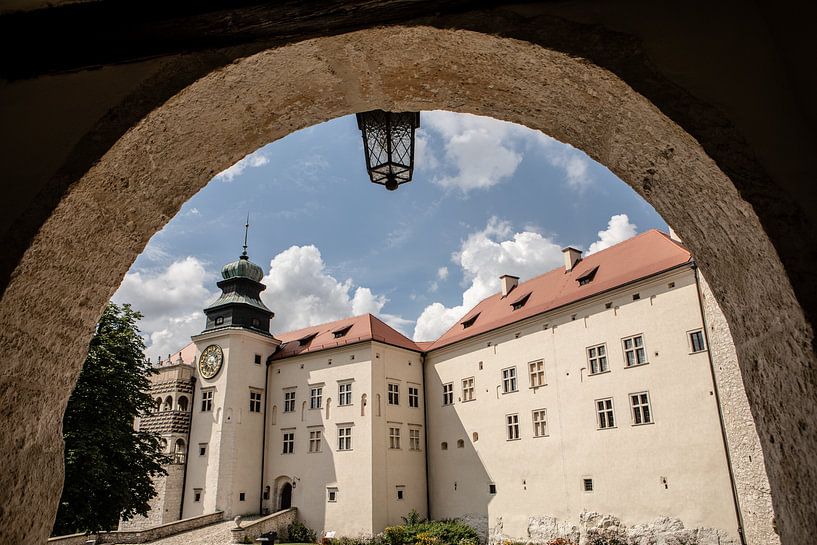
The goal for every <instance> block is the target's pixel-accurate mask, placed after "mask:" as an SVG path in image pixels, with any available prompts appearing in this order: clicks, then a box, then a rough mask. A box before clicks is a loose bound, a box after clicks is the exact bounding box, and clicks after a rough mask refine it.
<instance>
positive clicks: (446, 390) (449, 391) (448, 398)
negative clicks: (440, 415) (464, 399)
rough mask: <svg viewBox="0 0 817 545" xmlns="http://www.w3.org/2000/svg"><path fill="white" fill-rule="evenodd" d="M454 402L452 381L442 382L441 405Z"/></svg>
mask: <svg viewBox="0 0 817 545" xmlns="http://www.w3.org/2000/svg"><path fill="white" fill-rule="evenodd" d="M453 404H454V383H453V382H448V383H446V384H443V405H453Z"/></svg>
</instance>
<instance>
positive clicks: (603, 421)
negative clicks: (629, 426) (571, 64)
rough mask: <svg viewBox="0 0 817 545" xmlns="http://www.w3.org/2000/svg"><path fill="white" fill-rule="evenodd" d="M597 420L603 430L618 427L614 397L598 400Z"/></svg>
mask: <svg viewBox="0 0 817 545" xmlns="http://www.w3.org/2000/svg"><path fill="white" fill-rule="evenodd" d="M596 420H597V421H598V426H599V429H601V430H603V429H607V428H614V427H616V419H615V416H614V415H613V398H612V397H608V398H607V399H598V400H596Z"/></svg>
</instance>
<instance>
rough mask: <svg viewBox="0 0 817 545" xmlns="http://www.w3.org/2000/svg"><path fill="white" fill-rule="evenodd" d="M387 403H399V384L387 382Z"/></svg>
mask: <svg viewBox="0 0 817 545" xmlns="http://www.w3.org/2000/svg"><path fill="white" fill-rule="evenodd" d="M388 390H389V396H388V399H389V405H400V385H399V384H392V383H389V385H388Z"/></svg>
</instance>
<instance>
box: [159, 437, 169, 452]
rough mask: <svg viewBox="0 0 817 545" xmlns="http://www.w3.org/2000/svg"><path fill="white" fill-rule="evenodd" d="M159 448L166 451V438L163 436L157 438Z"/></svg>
mask: <svg viewBox="0 0 817 545" xmlns="http://www.w3.org/2000/svg"><path fill="white" fill-rule="evenodd" d="M159 448H160V449H161V451H162V453H165V452H167V439H165V438H164V437H162V438H161V439H159Z"/></svg>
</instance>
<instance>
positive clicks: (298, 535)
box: [287, 520, 317, 543]
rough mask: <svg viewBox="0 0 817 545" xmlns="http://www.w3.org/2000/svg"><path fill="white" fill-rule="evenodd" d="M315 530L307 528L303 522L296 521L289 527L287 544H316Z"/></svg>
mask: <svg viewBox="0 0 817 545" xmlns="http://www.w3.org/2000/svg"><path fill="white" fill-rule="evenodd" d="M316 538H317V536H316V535H315V530H312V529H310V528H307V527H306V526H304V524H303V523H302V522H299V521H297V520H296V521H295V522H293V523H292V524H290V525H289V526H287V542H289V543H315V539H316Z"/></svg>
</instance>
